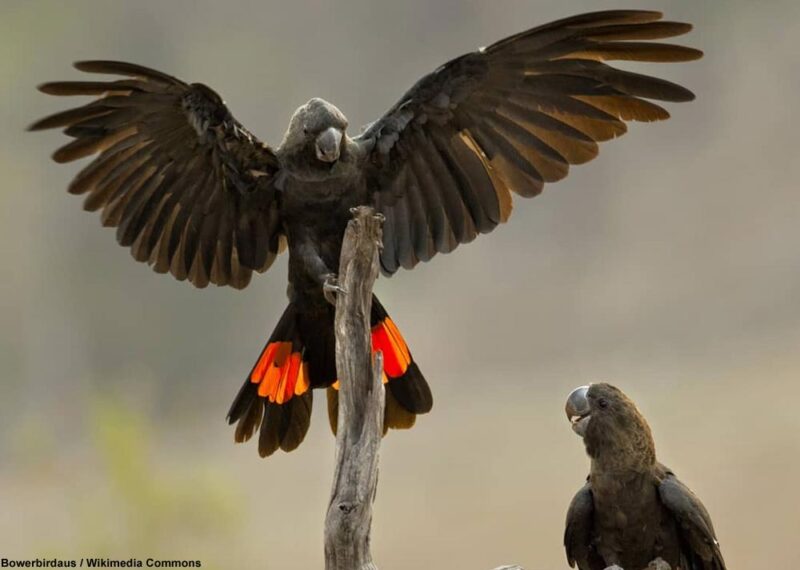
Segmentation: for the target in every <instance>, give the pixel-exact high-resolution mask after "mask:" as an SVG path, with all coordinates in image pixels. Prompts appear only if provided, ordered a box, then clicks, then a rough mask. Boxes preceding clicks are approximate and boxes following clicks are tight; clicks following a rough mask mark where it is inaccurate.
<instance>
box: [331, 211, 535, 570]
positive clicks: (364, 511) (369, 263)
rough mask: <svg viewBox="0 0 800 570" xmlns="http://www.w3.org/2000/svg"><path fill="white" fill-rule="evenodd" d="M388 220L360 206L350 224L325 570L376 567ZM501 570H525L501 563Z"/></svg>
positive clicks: (342, 276)
mask: <svg viewBox="0 0 800 570" xmlns="http://www.w3.org/2000/svg"><path fill="white" fill-rule="evenodd" d="M382 222H383V217H382V216H380V215H377V214H376V213H375V211H374V210H373V209H372V208H369V207H359V208H355V209H354V211H353V219H352V220H351V221H350V223H349V224H348V225H347V230H346V231H345V234H344V242H343V244H342V255H341V259H340V262H339V286H340V287H342V288H343V289H344V291H345V293H340V294H339V295H338V296H337V298H336V319H335V324H334V327H335V333H336V371H337V373H338V376H339V416H338V429H337V433H336V466H335V471H334V475H333V488H332V489H331V499H330V503H329V504H328V513H327V515H326V517H325V569H326V570H377V567H376V566H375V564H374V563H373V562H372V554H371V553H370V530H371V527H372V502H373V501H374V499H375V492H376V490H377V486H378V452H379V450H380V445H381V437H382V435H383V412H384V402H385V393H384V388H383V382H382V377H383V358H382V355H380V354H378V355H377V356H376V358H375V359H374V362H373V358H372V338H371V328H370V311H371V308H372V286H373V285H374V284H375V279H376V278H377V277H378V267H379V257H378V256H379V249H380V243H381V236H382V230H381V226H382ZM496 570H522V569H521V568H520V567H519V566H503V567H502V568H498V569H496Z"/></svg>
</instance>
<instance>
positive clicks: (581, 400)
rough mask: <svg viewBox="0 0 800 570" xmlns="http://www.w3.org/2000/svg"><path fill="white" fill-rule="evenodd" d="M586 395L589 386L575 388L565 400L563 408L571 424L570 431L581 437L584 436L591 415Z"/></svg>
mask: <svg viewBox="0 0 800 570" xmlns="http://www.w3.org/2000/svg"><path fill="white" fill-rule="evenodd" d="M588 393H589V386H581V387H580V388H575V389H574V390H573V391H572V392H571V393H570V395H569V397H568V398H567V405H566V406H565V411H566V412H567V418H568V419H569V421H570V423H571V424H572V430H573V431H574V432H575V433H577V434H578V435H579V436H581V437H583V436H584V435H585V434H586V428H587V427H588V425H589V420H590V419H591V415H592V410H591V408H590V407H589V399H588V397H587V394H588Z"/></svg>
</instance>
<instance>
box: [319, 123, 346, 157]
mask: <svg viewBox="0 0 800 570" xmlns="http://www.w3.org/2000/svg"><path fill="white" fill-rule="evenodd" d="M341 144H342V131H340V130H339V129H337V128H336V127H328V128H327V129H325V130H324V131H322V132H321V133H320V134H319V135H318V136H317V141H316V148H317V158H318V159H320V160H321V161H323V162H331V163H333V162H336V161H337V160H339V149H340V147H341Z"/></svg>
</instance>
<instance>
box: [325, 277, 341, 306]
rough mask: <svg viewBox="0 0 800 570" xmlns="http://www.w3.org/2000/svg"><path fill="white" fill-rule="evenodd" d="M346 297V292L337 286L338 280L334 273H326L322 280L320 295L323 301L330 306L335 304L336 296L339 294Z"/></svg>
mask: <svg viewBox="0 0 800 570" xmlns="http://www.w3.org/2000/svg"><path fill="white" fill-rule="evenodd" d="M340 293H341V294H342V295H346V294H347V291H346V290H345V288H344V287H342V286H341V285H339V278H338V277H337V276H336V274H335V273H328V274H327V275H325V276H324V277H323V279H322V294H323V296H324V297H325V300H326V301H328V302H329V303H330V304H331V305H335V304H336V296H337V295H339V294H340Z"/></svg>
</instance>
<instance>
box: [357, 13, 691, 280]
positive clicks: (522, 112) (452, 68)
mask: <svg viewBox="0 0 800 570" xmlns="http://www.w3.org/2000/svg"><path fill="white" fill-rule="evenodd" d="M660 18H661V14H660V13H659V12H647V11H639V10H619V11H607V12H595V13H591V14H583V15H580V16H575V17H572V18H567V19H564V20H559V21H556V22H553V23H550V24H547V25H544V26H540V27H538V28H534V29H532V30H529V31H526V32H522V33H520V34H517V35H515V36H512V37H510V38H507V39H504V40H502V41H500V42H497V43H496V44H494V45H492V46H489V47H488V48H483V49H481V50H479V51H477V52H474V53H470V54H466V55H464V56H461V57H459V58H456V59H454V60H452V61H450V62H448V63H446V64H445V65H443V66H442V67H440V68H439V69H437V70H436V71H434V72H433V73H431V74H430V75H427V76H425V77H423V78H422V79H421V80H420V81H419V82H417V84H416V85H414V87H412V88H411V89H410V90H409V91H408V92H407V93H406V94H405V95H404V96H403V97H402V98H401V99H400V101H398V102H397V104H395V106H394V107H392V108H391V109H390V110H389V111H388V112H387V113H386V114H385V115H384V116H383V117H382V118H380V119H379V120H378V121H376V122H374V123H372V124H371V125H370V126H368V127H367V129H366V130H365V131H364V132H363V133H362V134H361V135H360V136H359V137H357V138H356V141H358V142H359V143H360V144H361V145H362V146H363V147H364V148H365V149H366V151H367V153H366V156H367V159H366V160H367V165H366V171H367V176H368V183H369V184H370V187H371V190H372V191H373V192H374V203H375V205H376V207H377V208H378V209H379V210H380V211H381V212H382V213H383V214H384V215H385V216H386V222H385V226H384V249H383V253H382V256H381V262H382V265H383V269H384V271H385V272H387V273H393V272H395V271H396V270H397V269H398V267H405V268H411V267H414V265H416V264H417V263H418V262H419V261H427V260H428V259H430V258H431V257H433V255H434V254H436V253H437V252H443V253H446V252H449V251H452V250H453V249H454V248H455V247H456V246H457V245H458V244H460V243H465V242H469V241H471V240H472V239H474V238H475V237H476V235H477V234H479V233H486V232H489V231H491V230H492V229H494V228H495V227H496V226H497V225H498V224H499V223H501V222H505V221H506V220H507V219H508V217H509V215H510V214H511V192H514V193H516V194H519V195H521V196H525V197H530V196H535V195H537V194H539V192H541V190H542V186H543V184H544V183H545V182H555V181H556V180H560V179H562V178H564V177H565V176H566V175H567V171H568V169H569V165H570V164H581V163H584V162H587V161H589V160H591V159H592V158H594V157H595V156H596V155H597V151H598V148H597V143H598V142H600V141H605V140H608V139H612V138H614V137H617V136H620V135H621V134H623V133H624V132H625V130H626V126H625V121H632V120H636V121H657V120H661V119H666V118H667V117H668V116H669V115H668V113H667V111H666V110H664V109H663V108H662V107H660V106H658V105H656V104H654V103H651V102H649V101H647V99H655V100H660V101H689V100H691V99H693V98H694V96H693V95H692V93H691V92H690V91H688V90H687V89H685V88H683V87H680V86H678V85H675V84H674V83H670V82H668V81H664V80H661V79H656V78H653V77H648V76H645V75H640V74H636V73H631V72H627V71H621V70H618V69H615V68H613V67H610V66H608V65H606V64H604V63H603V61H607V60H632V61H655V62H672V61H688V60H692V59H697V58H699V57H700V56H701V55H702V52H700V51H698V50H695V49H691V48H687V47H683V46H678V45H672V44H666V43H657V42H650V41H647V40H657V39H661V38H668V37H672V36H678V35H681V34H684V33H686V32H688V31H689V30H690V29H691V26H690V25H689V24H683V23H677V22H666V21H660ZM643 40H644V41H643Z"/></svg>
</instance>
